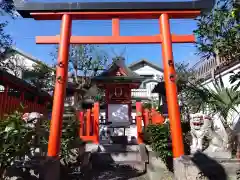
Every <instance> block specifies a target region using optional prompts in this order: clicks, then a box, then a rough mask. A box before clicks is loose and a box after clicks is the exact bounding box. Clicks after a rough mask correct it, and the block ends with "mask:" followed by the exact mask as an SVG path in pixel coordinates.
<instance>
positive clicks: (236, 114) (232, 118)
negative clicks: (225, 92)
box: [203, 63, 240, 126]
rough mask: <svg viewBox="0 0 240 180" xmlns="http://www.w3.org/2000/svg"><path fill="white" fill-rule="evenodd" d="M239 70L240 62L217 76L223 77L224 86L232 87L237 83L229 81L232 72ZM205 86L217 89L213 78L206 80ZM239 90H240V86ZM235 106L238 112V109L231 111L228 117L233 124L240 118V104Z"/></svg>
mask: <svg viewBox="0 0 240 180" xmlns="http://www.w3.org/2000/svg"><path fill="white" fill-rule="evenodd" d="M239 71H240V63H239V64H237V65H235V66H233V67H232V68H229V69H228V70H226V71H224V72H222V73H221V74H220V75H218V76H216V77H215V78H218V77H221V78H222V80H223V84H224V87H227V88H231V87H232V86H233V85H235V84H236V83H234V84H231V83H230V81H229V79H230V76H231V75H232V74H233V73H231V72H234V73H238V72H239ZM203 86H204V87H206V88H208V89H212V90H215V88H214V85H213V79H210V80H207V81H205V82H204V83H203ZM238 90H240V88H239V89H238ZM235 108H236V110H237V111H238V112H236V111H233V112H230V113H229V114H228V118H227V121H228V123H229V124H233V126H234V125H235V124H236V123H237V121H239V120H240V119H239V117H240V105H239V106H238V107H235Z"/></svg>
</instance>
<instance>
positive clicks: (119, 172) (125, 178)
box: [91, 164, 148, 180]
mask: <svg viewBox="0 0 240 180" xmlns="http://www.w3.org/2000/svg"><path fill="white" fill-rule="evenodd" d="M91 180H148V178H147V175H146V174H145V173H143V172H139V171H138V170H136V169H134V168H132V167H130V166H129V165H118V164H109V165H106V164H103V165H102V166H98V167H93V168H92V179H91Z"/></svg>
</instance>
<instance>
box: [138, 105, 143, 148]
mask: <svg viewBox="0 0 240 180" xmlns="http://www.w3.org/2000/svg"><path fill="white" fill-rule="evenodd" d="M136 124H137V142H138V144H141V143H143V139H142V133H143V132H142V103H141V102H136Z"/></svg>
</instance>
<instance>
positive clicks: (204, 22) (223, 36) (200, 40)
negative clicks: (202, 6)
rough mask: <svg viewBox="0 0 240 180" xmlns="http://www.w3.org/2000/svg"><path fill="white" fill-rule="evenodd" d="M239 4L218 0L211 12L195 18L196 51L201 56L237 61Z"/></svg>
mask: <svg viewBox="0 0 240 180" xmlns="http://www.w3.org/2000/svg"><path fill="white" fill-rule="evenodd" d="M239 20H240V16H239V5H238V4H236V1H234V0H218V1H217V3H216V5H215V7H214V8H213V10H212V11H211V12H208V13H203V14H202V15H201V16H200V17H199V18H197V26H198V28H197V30H195V31H194V33H195V35H196V36H197V48H198V53H199V54H200V55H201V57H202V58H216V57H217V56H218V57H220V58H222V59H224V60H226V61H238V60H239V58H240V47H239V43H240V25H239Z"/></svg>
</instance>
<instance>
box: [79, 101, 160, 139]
mask: <svg viewBox="0 0 240 180" xmlns="http://www.w3.org/2000/svg"><path fill="white" fill-rule="evenodd" d="M99 110H100V109H99V103H98V102H96V103H94V107H93V108H92V109H87V110H85V111H81V112H79V121H80V129H79V136H80V138H81V139H82V140H84V141H90V142H93V143H96V144H98V143H99ZM164 121H165V119H164V117H163V116H162V115H161V114H160V113H159V112H157V111H156V110H154V109H152V110H151V111H149V110H148V109H143V107H142V103H141V102H137V103H136V126H137V142H138V144H141V143H143V139H142V133H143V128H144V127H147V126H148V125H149V124H162V123H164Z"/></svg>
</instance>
